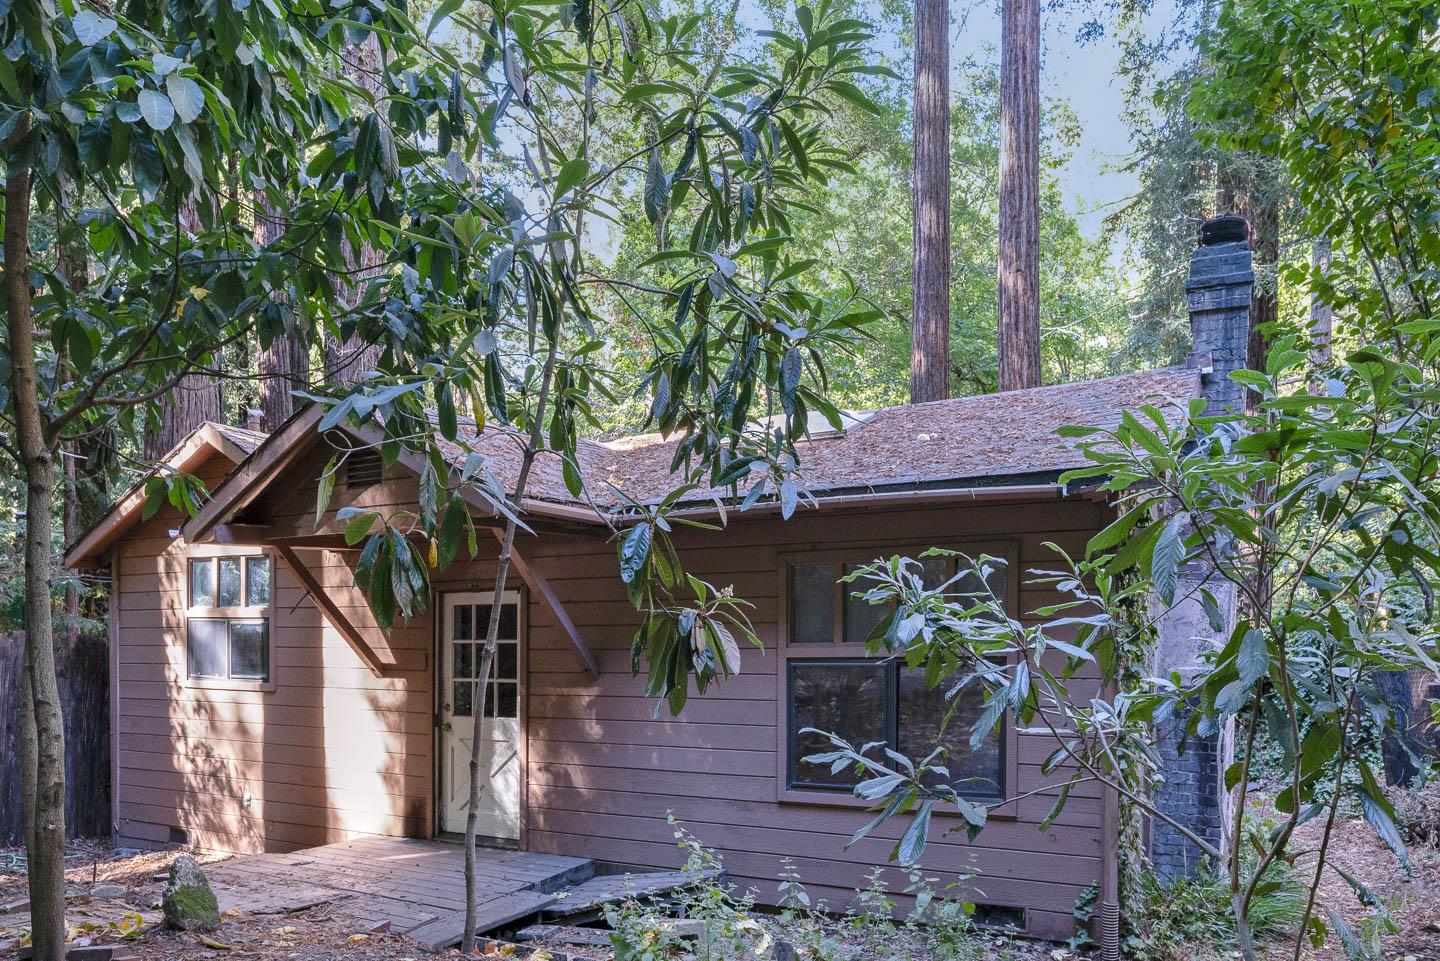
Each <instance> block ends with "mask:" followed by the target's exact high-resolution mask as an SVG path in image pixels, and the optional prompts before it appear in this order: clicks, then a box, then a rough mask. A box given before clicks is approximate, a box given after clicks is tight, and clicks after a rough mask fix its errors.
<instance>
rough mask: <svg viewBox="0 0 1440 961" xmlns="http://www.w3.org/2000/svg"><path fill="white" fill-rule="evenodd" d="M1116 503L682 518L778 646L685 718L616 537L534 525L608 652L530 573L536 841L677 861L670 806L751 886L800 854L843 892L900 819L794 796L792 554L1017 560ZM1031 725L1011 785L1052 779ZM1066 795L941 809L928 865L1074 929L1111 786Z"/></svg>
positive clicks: (842, 902) (661, 862) (615, 857)
mask: <svg viewBox="0 0 1440 961" xmlns="http://www.w3.org/2000/svg"><path fill="white" fill-rule="evenodd" d="M1105 513H1106V509H1105V508H1104V507H1103V506H1101V505H1098V504H1094V503H1090V502H1048V503H1039V504H1012V505H989V506H979V505H977V506H966V507H935V506H928V507H924V508H911V509H889V510H865V511H859V512H852V513H847V514H844V515H840V514H817V513H814V512H810V513H806V512H804V511H802V512H801V513H800V515H799V516H797V518H795V519H792V520H791V521H790V522H788V523H785V524H781V523H780V522H778V520H775V519H773V518H772V519H769V520H764V519H757V520H735V519H732V523H731V525H730V527H729V529H728V530H726V531H723V532H719V533H687V534H685V535H682V537H681V545H682V546H681V552H682V557H683V559H684V560H685V561H686V563H687V564H688V565H689V566H690V569H691V571H692V572H693V573H695V574H696V575H697V576H700V577H702V578H705V579H706V580H708V581H710V582H711V583H713V584H715V585H717V586H720V587H724V586H727V585H733V587H734V588H735V590H736V592H737V593H738V594H739V595H741V596H743V597H745V598H747V599H748V600H750V601H752V602H753V603H754V604H755V608H754V610H753V611H752V612H751V617H752V620H753V622H754V625H755V628H756V632H757V634H758V635H759V636H760V638H761V639H762V640H763V641H764V642H765V644H766V648H767V650H766V651H765V652H763V653H762V652H761V651H759V650H756V649H755V648H754V647H751V646H745V647H744V648H743V652H742V656H743V658H744V673H743V675H742V676H740V677H736V678H731V679H729V680H726V681H723V682H722V683H721V684H720V685H719V686H718V687H712V688H711V689H710V691H709V692H708V693H706V694H705V695H703V696H695V695H693V693H692V697H691V700H690V702H689V704H688V705H687V706H686V708H685V710H684V712H683V714H682V716H681V717H680V718H674V719H672V718H671V717H670V716H669V713H668V710H667V709H664V708H662V710H661V713H660V716H659V717H658V718H655V717H653V715H654V712H655V702H654V701H652V700H650V699H647V698H646V697H645V696H644V684H645V681H644V678H643V677H640V678H632V677H631V675H630V639H631V636H632V633H633V631H634V626H635V620H636V619H635V614H634V612H633V611H632V610H631V609H630V606H629V604H628V602H627V601H626V599H625V595H624V591H623V590H622V589H621V587H622V585H621V583H620V581H619V578H618V568H617V562H616V559H615V551H614V546H613V544H612V543H609V542H607V541H605V540H603V539H602V538H599V537H584V536H580V537H558V536H555V535H547V536H544V537H539V538H524V539H522V541H521V548H522V549H523V550H524V551H525V552H526V557H527V559H528V560H529V561H530V563H531V565H532V566H533V567H534V568H535V570H536V571H537V572H539V573H540V574H542V575H543V576H545V577H546V578H547V579H548V580H549V581H550V584H551V586H552V587H553V588H554V589H555V591H556V593H557V594H558V595H559V597H560V598H561V600H562V601H563V602H564V604H565V605H566V607H567V609H568V610H569V612H570V615H571V617H572V618H573V619H574V620H575V622H576V624H577V625H578V626H579V628H580V631H581V633H582V634H583V635H584V637H585V639H586V640H587V642H588V643H589V644H590V646H591V648H592V650H593V651H594V654H595V657H596V659H597V660H598V661H599V664H600V669H601V676H600V678H599V680H598V682H596V681H594V680H592V679H591V678H590V677H589V675H588V674H586V673H584V671H583V669H582V666H581V663H580V661H579V659H578V658H577V657H576V655H575V654H574V652H573V650H572V648H571V646H570V642H569V640H568V638H567V637H566V636H565V634H564V633H563V632H562V631H561V629H560V627H559V625H558V624H557V623H556V621H555V618H554V617H553V616H552V615H551V614H550V612H549V611H548V610H546V609H545V607H544V606H543V605H542V604H541V603H539V601H538V599H537V598H536V597H535V596H534V594H533V592H531V595H530V597H529V623H530V628H529V639H528V644H529V651H530V656H529V669H528V697H527V716H526V731H527V734H528V765H527V774H528V777H527V791H528V797H527V798H526V803H525V805H524V810H525V812H526V814H525V825H524V827H525V835H524V841H525V843H526V845H527V846H528V847H529V848H531V849H533V850H537V851H547V852H551V853H563V854H569V855H578V856H586V857H592V858H596V859H601V860H607V861H613V862H619V863H622V864H646V865H657V866H678V865H679V864H680V863H681V861H682V860H683V855H682V854H681V852H680V851H679V850H678V848H677V847H676V845H675V839H674V837H673V830H672V828H671V827H670V826H669V825H668V824H667V823H666V816H667V814H668V813H671V812H673V813H674V815H675V816H676V817H677V818H678V819H679V820H680V821H681V822H682V823H683V824H684V825H685V826H686V827H687V829H689V830H690V831H691V832H693V833H694V834H695V835H696V836H697V837H698V838H699V839H700V840H701V841H702V842H703V843H705V844H706V845H708V846H712V847H715V848H717V849H719V850H720V851H721V852H722V854H723V855H724V858H725V866H726V869H727V871H728V872H729V874H730V877H731V878H732V879H733V880H734V881H735V882H736V883H737V884H738V885H739V886H740V887H741V889H742V890H743V889H745V888H747V887H754V888H756V889H757V890H758V892H759V895H760V900H761V901H763V902H767V903H774V902H775V900H776V898H777V889H776V880H777V879H776V874H777V872H778V871H779V868H780V864H779V859H780V858H781V857H789V858H791V859H792V860H793V861H794V863H795V866H796V868H797V869H798V871H799V873H800V875H801V878H802V879H803V881H804V883H805V884H806V886H807V888H808V889H809V890H810V893H811V895H812V897H815V898H823V899H825V900H826V901H827V902H829V904H830V905H831V906H833V907H835V908H843V907H845V906H847V905H848V904H850V903H851V900H852V898H853V895H854V891H855V889H856V888H857V887H859V886H863V885H864V883H865V879H866V874H867V872H868V871H869V870H870V868H871V867H872V866H874V865H877V864H880V865H884V864H886V863H887V857H888V855H889V853H890V850H891V848H892V847H893V846H894V844H895V841H896V839H897V838H898V837H899V833H900V831H901V830H903V824H899V823H896V824H892V825H889V826H887V827H886V828H885V829H883V830H881V831H879V832H877V835H876V836H875V837H874V838H872V839H867V840H865V841H862V842H860V843H859V844H856V845H853V846H852V847H850V848H849V849H848V850H847V849H846V844H847V842H848V841H849V840H850V836H851V834H852V833H853V832H854V831H855V830H856V829H857V828H858V827H860V826H861V825H862V824H864V823H866V822H867V821H868V820H869V819H870V817H871V816H872V815H870V814H868V813H866V812H865V811H863V810H857V809H854V808H847V807H843V806H834V805H820V804H800V803H790V802H782V801H780V800H779V799H778V794H779V792H778V787H779V785H778V783H777V763H776V752H777V751H779V750H782V749H783V743H782V733H781V731H780V730H779V727H778V724H777V716H778V714H779V712H778V710H777V703H778V700H779V699H780V698H782V697H783V696H784V682H783V675H782V673H781V671H780V665H781V664H782V663H783V662H782V660H781V659H780V658H779V657H778V656H777V655H776V651H775V645H776V644H777V641H778V638H779V631H780V621H781V617H782V612H781V610H780V605H781V603H782V601H781V598H780V596H779V594H780V591H779V588H780V582H781V579H780V574H779V571H780V565H781V557H782V555H786V554H792V553H800V552H805V551H819V550H832V549H835V548H841V547H847V548H848V547H851V546H856V547H865V548H873V549H874V551H875V554H876V556H878V555H880V554H881V553H882V552H883V553H889V551H890V549H891V548H892V547H893V546H894V545H896V544H901V543H909V544H924V543H933V544H939V545H948V546H956V545H960V544H963V543H964V542H967V541H975V540H980V541H995V540H997V539H999V540H1012V541H1013V542H1014V543H1015V544H1016V546H1017V549H1018V550H1017V553H1018V558H1019V561H1020V564H1019V569H1018V570H1017V571H1016V572H1015V576H1016V577H1017V580H1018V579H1021V577H1022V575H1021V572H1023V571H1024V570H1025V569H1027V568H1032V567H1036V566H1045V565H1047V564H1049V563H1051V562H1052V561H1053V558H1054V555H1053V554H1051V553H1050V552H1049V551H1048V549H1047V548H1045V547H1044V544H1045V542H1047V541H1052V542H1055V543H1057V544H1059V545H1060V546H1062V547H1064V548H1065V549H1067V550H1069V551H1071V552H1081V551H1083V549H1084V544H1085V541H1086V540H1087V539H1088V538H1089V537H1090V536H1091V535H1092V534H1093V533H1094V532H1096V531H1097V530H1099V529H1101V528H1102V527H1103V526H1104V524H1105V523H1106V521H1105ZM490 569H491V565H490V564H489V563H476V564H473V565H469V566H468V568H467V569H463V570H461V571H459V572H452V573H451V576H450V577H449V578H446V580H445V581H440V582H437V584H436V588H437V590H445V589H459V588H461V587H468V586H472V585H474V584H483V583H485V582H486V580H487V576H488V572H489V570H490ZM447 584H448V585H449V586H448V587H447ZM1055 599H1056V598H1055V597H1054V595H1052V594H1051V593H1049V592H1048V590H1045V589H1037V588H1034V587H1032V586H1028V585H1023V584H1022V586H1021V588H1020V591H1019V598H1018V602H1019V606H1020V610H1022V611H1029V610H1033V609H1034V608H1036V607H1038V606H1040V605H1043V604H1046V603H1049V602H1051V601H1053V600H1055ZM816 653H817V654H823V652H818V651H817V652H816ZM1017 741H1018V745H1017V746H1018V752H1017V753H1018V762H1019V763H1018V765H1017V766H1016V767H1017V768H1018V781H1019V783H1018V785H1015V786H1013V787H1012V789H1011V790H1010V792H1009V793H1010V794H1012V795H1013V794H1016V793H1019V792H1023V791H1029V790H1032V789H1034V788H1036V787H1038V786H1040V785H1041V784H1042V775H1041V773H1040V764H1041V762H1042V761H1043V760H1044V758H1045V757H1046V756H1047V755H1048V754H1049V753H1050V751H1051V750H1052V749H1053V744H1051V743H1049V742H1047V740H1046V739H1045V738H1043V737H1035V738H1031V737H1025V736H1019V737H1018V738H1017ZM1052 780H1054V779H1053V778H1052ZM1052 801H1053V797H1046V796H1037V797H1033V798H1029V799H1026V800H1023V801H1021V802H1019V803H1018V805H1012V806H1010V807H1011V811H1012V813H1013V816H1012V817H1008V818H998V817H997V818H996V819H994V820H993V821H992V822H991V824H990V825H989V826H987V827H986V829H985V830H984V832H983V833H982V834H981V836H980V837H979V838H978V839H977V840H976V842H975V843H974V844H967V843H965V842H964V834H963V832H959V831H957V832H956V833H953V834H948V835H944V836H942V835H941V832H943V831H945V830H946V829H949V828H957V829H958V828H959V827H960V822H959V821H958V819H955V818H949V817H946V818H939V817H937V818H936V822H935V823H936V829H935V831H934V832H933V833H932V837H934V839H935V840H934V842H933V843H932V845H931V846H930V847H929V848H928V849H927V851H926V854H925V857H924V860H923V864H924V867H925V869H926V873H927V874H929V875H932V876H936V877H939V878H940V881H939V883H938V885H937V886H938V887H944V886H945V885H946V884H949V883H950V882H952V881H954V880H956V879H957V877H958V876H959V875H960V874H962V873H970V872H977V876H976V878H975V880H974V882H973V884H972V893H973V896H974V897H975V898H976V899H977V900H979V901H981V902H984V903H988V904H994V905H1001V906H1007V907H1011V906H1013V907H1021V908H1025V909H1026V911H1027V926H1028V929H1029V931H1030V932H1031V933H1032V934H1036V935H1042V936H1049V937H1057V938H1064V937H1068V936H1069V935H1070V934H1071V933H1073V931H1074V927H1075V922H1074V918H1073V917H1072V915H1071V910H1072V908H1073V906H1074V903H1075V900H1076V898H1077V897H1078V896H1079V895H1080V894H1081V893H1082V892H1083V891H1084V889H1085V888H1086V887H1087V886H1088V885H1090V884H1091V883H1093V882H1095V881H1096V880H1098V878H1099V875H1100V848H1101V830H1100V818H1101V813H1100V800H1099V793H1098V791H1097V790H1096V789H1095V788H1094V787H1093V786H1092V785H1084V786H1081V787H1079V788H1077V789H1076V790H1075V791H1074V792H1073V794H1072V797H1071V800H1070V802H1069V804H1068V806H1067V808H1066V811H1065V813H1064V814H1063V815H1062V816H1061V817H1060V818H1059V819H1058V820H1057V821H1056V823H1055V824H1053V825H1051V826H1050V828H1049V829H1048V830H1047V831H1044V832H1042V831H1040V830H1039V824H1040V822H1041V821H1042V820H1043V819H1044V817H1045V815H1046V813H1047V812H1048V811H1049V809H1050V805H1051V803H1052ZM884 876H885V880H886V882H887V884H888V885H889V887H890V889H891V890H892V891H894V892H899V891H902V890H903V889H904V888H905V886H906V884H907V883H908V879H907V878H906V876H905V873H904V872H903V871H900V870H898V869H896V868H887V870H886V871H885V872H884Z"/></svg>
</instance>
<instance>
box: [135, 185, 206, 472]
mask: <svg viewBox="0 0 1440 961" xmlns="http://www.w3.org/2000/svg"><path fill="white" fill-rule="evenodd" d="M177 221H178V223H179V229H181V230H185V231H189V232H191V233H196V232H198V231H199V230H200V217H199V214H197V213H196V210H195V199H194V198H187V199H185V200H182V201H181V202H180V212H179V216H178V217H177ZM216 366H218V364H217V365H216ZM161 404H162V413H161V416H160V423H159V425H158V426H155V427H151V428H150V429H148V430H146V431H145V459H146V460H152V461H153V460H159V459H160V458H162V457H164V456H165V455H166V454H167V453H169V451H170V449H171V448H173V447H174V446H175V445H176V444H178V443H180V442H181V441H182V440H184V439H185V436H186V435H187V434H189V433H190V432H191V431H192V430H194V429H195V428H197V427H199V426H200V425H201V424H203V423H205V422H206V421H207V420H208V421H215V422H216V423H221V422H223V421H224V420H225V406H224V402H223V400H222V398H221V394H220V379H219V378H218V377H215V376H213V375H211V374H207V373H204V372H201V371H196V372H194V373H190V374H186V375H185V376H184V377H182V378H180V382H179V383H178V384H176V385H175V389H174V390H172V391H170V392H169V393H168V394H166V395H165V398H164V400H163V401H162V402H161Z"/></svg>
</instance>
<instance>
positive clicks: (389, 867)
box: [205, 837, 700, 951]
mask: <svg viewBox="0 0 1440 961" xmlns="http://www.w3.org/2000/svg"><path fill="white" fill-rule="evenodd" d="M476 857H477V871H476V875H477V879H478V881H479V887H480V904H479V911H478V921H479V923H478V925H477V933H480V934H484V933H487V932H490V931H494V930H496V929H498V928H501V927H507V926H514V925H520V924H523V923H527V922H529V921H531V920H535V919H540V920H546V919H553V918H577V919H578V918H584V919H587V920H588V919H593V918H595V917H598V916H599V914H600V912H601V910H602V909H603V906H604V905H605V904H606V903H609V902H614V901H619V900H624V899H626V898H639V899H649V898H665V897H668V896H670V895H671V894H673V893H674V892H675V891H676V890H678V889H680V888H684V887H687V886H688V885H691V884H693V883H695V882H696V881H697V880H699V878H700V876H699V875H693V874H689V873H687V872H685V871H660V872H653V873H649V872H647V873H640V874H634V875H615V874H610V875H601V876H599V877H597V876H596V871H595V864H594V862H593V861H591V860H589V859H588V858H571V857H563V856H561V855H557V854H536V853H532V852H529V851H504V850H498V849H495V848H480V849H478V850H477V851H476ZM205 873H206V876H207V877H208V878H209V879H210V884H211V886H212V887H213V888H214V889H215V895H216V897H217V899H218V900H219V902H220V909H221V910H222V911H227V910H229V909H231V908H238V909H239V910H241V911H244V912H246V913H248V914H267V913H273V914H285V913H291V912H295V911H303V910H305V909H307V908H310V907H314V906H315V905H317V904H334V905H335V908H336V910H337V911H341V912H343V913H345V914H347V915H350V916H352V917H354V918H356V919H357V920H358V921H360V922H361V923H363V924H365V925H367V926H374V925H380V924H385V923H386V922H388V923H389V924H390V930H391V931H392V932H394V933H397V934H404V935H406V936H408V937H411V938H413V939H414V940H415V941H416V942H418V944H419V946H420V947H422V948H426V949H429V950H431V951H441V950H444V949H445V948H448V947H451V946H452V945H455V944H458V943H459V941H460V936H461V933H462V932H463V931H464V921H465V852H464V849H463V848H462V847H461V846H460V845H458V844H447V843H444V842H440V841H420V840H407V839H403V838H391V837H369V838H361V839H358V840H354V841H346V842H342V843H339V844H327V845H325V846H324V847H318V848H306V849H305V850H302V851H293V852H290V853H288V854H257V855H250V856H241V857H236V858H232V859H230V860H228V861H221V862H219V863H216V864H212V865H209V866H207V867H206V869H205Z"/></svg>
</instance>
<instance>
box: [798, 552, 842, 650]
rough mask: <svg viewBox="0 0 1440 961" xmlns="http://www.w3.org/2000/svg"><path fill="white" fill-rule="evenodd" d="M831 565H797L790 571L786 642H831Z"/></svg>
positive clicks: (834, 585) (833, 590) (832, 638)
mask: <svg viewBox="0 0 1440 961" xmlns="http://www.w3.org/2000/svg"><path fill="white" fill-rule="evenodd" d="M836 577H837V574H836V571H835V565H834V564H797V565H795V566H794V567H792V568H790V643H791V644H833V643H834V641H835V591H836V590H837V589H838V588H837V586H836V584H835V578H836Z"/></svg>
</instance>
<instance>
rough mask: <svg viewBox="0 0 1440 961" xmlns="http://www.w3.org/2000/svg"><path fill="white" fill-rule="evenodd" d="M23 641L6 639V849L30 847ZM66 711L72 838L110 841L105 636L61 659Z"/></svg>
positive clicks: (1, 801)
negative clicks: (23, 751) (24, 797)
mask: <svg viewBox="0 0 1440 961" xmlns="http://www.w3.org/2000/svg"><path fill="white" fill-rule="evenodd" d="M24 651H25V637H24V635H23V634H0V844H7V845H8V844H19V843H20V842H22V841H23V840H24V813H23V810H22V807H21V803H20V711H21V709H22V704H21V700H20V671H21V668H22V666H23V664H24ZM57 655H58V658H59V662H58V664H57V667H58V670H59V674H60V700H61V704H62V705H63V707H64V711H65V784H66V791H65V827H66V829H67V831H68V832H69V834H70V836H71V837H102V836H105V835H108V834H109V833H110V695H109V679H110V668H109V658H108V648H107V645H106V640H105V636H104V635H103V634H81V635H80V638H79V640H78V641H77V642H76V644H75V645H74V647H73V648H68V649H67V648H66V646H64V645H62V647H61V649H60V650H59V651H58V652H57Z"/></svg>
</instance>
